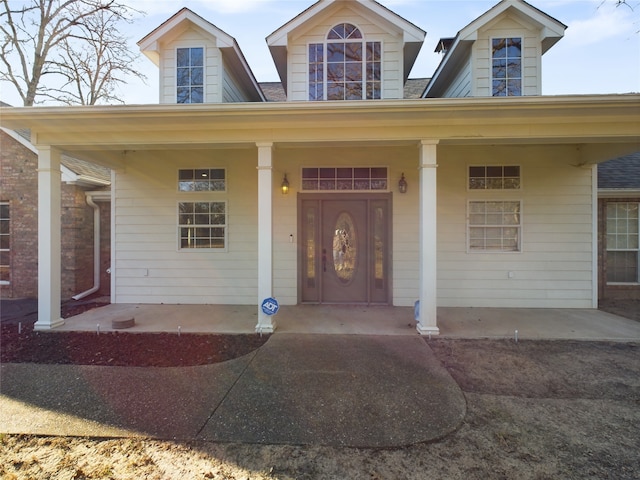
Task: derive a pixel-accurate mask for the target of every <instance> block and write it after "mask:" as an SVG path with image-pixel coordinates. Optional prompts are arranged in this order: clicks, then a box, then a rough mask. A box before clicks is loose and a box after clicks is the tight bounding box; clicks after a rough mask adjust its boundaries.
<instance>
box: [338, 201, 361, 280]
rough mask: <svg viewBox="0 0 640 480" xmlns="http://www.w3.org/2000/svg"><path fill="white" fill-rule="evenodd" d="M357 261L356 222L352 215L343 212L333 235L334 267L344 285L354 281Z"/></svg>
mask: <svg viewBox="0 0 640 480" xmlns="http://www.w3.org/2000/svg"><path fill="white" fill-rule="evenodd" d="M357 260H358V250H357V243H356V229H355V222H354V221H353V218H352V217H351V215H349V214H348V213H347V212H342V213H341V214H340V215H339V216H338V220H337V221H336V227H335V229H334V235H333V266H334V270H335V272H336V275H337V276H338V278H339V279H340V281H341V282H342V283H349V282H350V281H351V280H352V279H353V275H354V273H355V269H356V264H357Z"/></svg>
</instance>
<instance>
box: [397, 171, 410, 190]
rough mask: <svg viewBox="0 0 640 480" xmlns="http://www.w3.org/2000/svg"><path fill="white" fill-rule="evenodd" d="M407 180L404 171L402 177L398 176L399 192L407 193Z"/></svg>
mask: <svg viewBox="0 0 640 480" xmlns="http://www.w3.org/2000/svg"><path fill="white" fill-rule="evenodd" d="M407 186H408V185H407V180H406V179H405V178H404V172H403V173H402V177H400V181H399V182H398V191H399V192H400V193H407Z"/></svg>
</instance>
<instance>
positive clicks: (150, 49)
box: [138, 8, 265, 103]
mask: <svg viewBox="0 0 640 480" xmlns="http://www.w3.org/2000/svg"><path fill="white" fill-rule="evenodd" d="M138 46H139V47H140V50H141V51H142V53H144V54H145V55H146V56H147V57H148V58H149V59H150V60H151V61H152V62H153V63H154V64H155V65H156V66H157V67H158V68H159V75H160V99H159V101H160V103H223V102H263V101H265V99H264V95H263V94H262V91H261V90H260V87H259V85H258V82H257V81H256V79H255V77H254V76H253V73H252V72H251V69H250V68H249V65H248V64H247V62H246V60H245V58H244V55H243V54H242V52H241V51H240V47H239V46H238V43H237V42H236V40H235V39H234V38H233V37H231V36H230V35H228V34H227V33H225V32H223V31H222V30H220V29H219V28H217V27H216V26H215V25H213V24H212V23H209V22H208V21H206V20H204V19H203V18H202V17H200V16H199V15H196V14H195V13H193V12H192V11H191V10H189V9H188V8H183V9H182V10H180V11H179V12H178V13H176V14H175V15H174V16H173V17H171V18H170V19H169V20H167V21H166V22H164V23H163V24H162V25H160V26H159V27H158V28H156V29H155V30H154V31H153V32H151V33H149V34H148V35H147V36H146V37H144V38H143V39H142V40H140V41H139V42H138Z"/></svg>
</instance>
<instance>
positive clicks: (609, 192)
mask: <svg viewBox="0 0 640 480" xmlns="http://www.w3.org/2000/svg"><path fill="white" fill-rule="evenodd" d="M632 197H638V198H639V199H640V189H638V188H599V189H598V198H632Z"/></svg>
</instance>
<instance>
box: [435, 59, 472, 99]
mask: <svg viewBox="0 0 640 480" xmlns="http://www.w3.org/2000/svg"><path fill="white" fill-rule="evenodd" d="M471 79H472V76H471V59H469V60H468V61H467V62H466V63H465V64H464V65H463V67H462V68H461V69H460V71H459V72H458V74H457V75H456V77H455V78H454V79H453V81H452V82H451V84H450V86H449V87H448V88H447V90H446V91H445V92H444V94H443V95H442V97H443V98H460V97H469V96H471V87H472V83H471Z"/></svg>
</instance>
